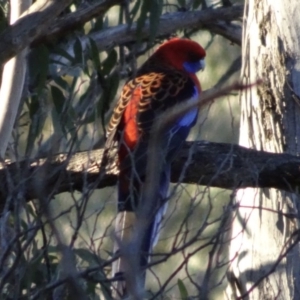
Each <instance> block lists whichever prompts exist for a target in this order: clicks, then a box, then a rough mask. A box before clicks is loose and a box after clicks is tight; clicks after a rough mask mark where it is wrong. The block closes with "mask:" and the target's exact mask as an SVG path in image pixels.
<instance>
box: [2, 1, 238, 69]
mask: <svg viewBox="0 0 300 300" xmlns="http://www.w3.org/2000/svg"><path fill="white" fill-rule="evenodd" d="M122 1H123V0H105V1H103V2H101V3H100V4H99V3H98V4H94V5H92V6H90V7H87V8H83V9H80V10H78V11H76V12H74V13H71V14H69V15H67V16H65V17H59V18H57V19H55V17H56V16H57V15H58V14H59V13H60V12H61V11H62V10H63V9H64V8H65V7H67V5H68V4H69V3H71V2H72V1H70V0H68V1H48V0H40V1H37V2H36V3H35V4H33V5H32V6H31V8H30V9H29V11H27V12H25V13H24V17H22V18H21V19H20V20H19V21H18V22H17V23H16V24H14V25H11V26H9V27H8V28H7V29H6V30H4V31H3V32H2V33H1V35H0V63H4V62H5V61H7V60H8V59H10V58H11V57H13V56H15V55H16V54H17V53H18V52H20V51H21V50H23V49H24V48H25V47H26V46H28V45H30V44H31V45H32V46H36V45H38V44H41V43H45V42H51V41H53V40H55V39H58V38H60V37H61V36H63V35H66V34H67V33H68V32H71V31H72V30H73V29H74V28H76V27H77V26H80V25H82V24H84V23H85V22H87V21H89V20H91V19H92V18H94V17H96V16H99V15H102V14H103V13H105V12H106V11H107V9H109V8H110V7H112V6H113V5H116V4H119V3H122ZM62 3H63V4H62ZM46 4H47V5H46ZM243 9H244V6H243V5H235V6H232V7H222V8H216V9H206V10H201V11H186V12H175V13H167V14H164V15H162V16H161V18H160V26H159V30H158V33H157V36H158V37H161V36H164V35H169V34H171V33H172V32H175V31H177V30H182V29H191V28H197V29H208V30H210V31H211V32H213V33H216V34H220V35H222V36H224V37H225V38H227V39H229V40H230V41H231V42H233V43H236V44H238V45H241V27H239V26H237V25H233V24H225V23H224V22H230V21H233V20H237V19H239V18H241V17H242V16H243ZM222 22H223V23H222ZM50 24H53V25H51V26H49V25H50ZM148 35H149V23H148V22H146V24H145V27H144V29H143V31H142V37H143V38H147V37H148ZM88 37H91V38H93V39H94V40H95V41H96V43H97V45H98V47H99V50H107V49H109V48H112V47H115V46H116V45H122V44H125V43H128V42H134V41H136V23H133V24H132V25H131V26H130V28H129V27H128V26H127V25H120V26H115V27H111V28H108V29H106V30H101V31H99V32H95V33H92V34H90V35H89V36H88ZM83 39H84V38H83ZM85 39H86V40H88V39H87V37H85Z"/></svg>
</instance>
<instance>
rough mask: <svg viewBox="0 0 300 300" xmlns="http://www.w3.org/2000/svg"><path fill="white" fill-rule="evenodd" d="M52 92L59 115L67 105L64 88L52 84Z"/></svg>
mask: <svg viewBox="0 0 300 300" xmlns="http://www.w3.org/2000/svg"><path fill="white" fill-rule="evenodd" d="M51 94H52V100H53V103H54V106H55V109H56V111H57V113H58V115H60V114H61V113H62V111H63V108H64V105H65V96H64V94H63V92H62V90H61V89H60V88H58V87H56V86H54V85H52V86H51Z"/></svg>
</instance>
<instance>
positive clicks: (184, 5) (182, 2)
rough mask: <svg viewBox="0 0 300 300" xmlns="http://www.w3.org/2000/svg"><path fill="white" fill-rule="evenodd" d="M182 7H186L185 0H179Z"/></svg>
mask: <svg viewBox="0 0 300 300" xmlns="http://www.w3.org/2000/svg"><path fill="white" fill-rule="evenodd" d="M177 1H178V3H179V5H180V7H186V4H185V0H177Z"/></svg>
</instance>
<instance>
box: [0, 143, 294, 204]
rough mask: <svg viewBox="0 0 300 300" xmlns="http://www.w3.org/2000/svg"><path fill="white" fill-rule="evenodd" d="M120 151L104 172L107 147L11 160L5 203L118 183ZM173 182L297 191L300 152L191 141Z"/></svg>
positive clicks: (4, 175) (0, 199) (3, 175)
mask: <svg viewBox="0 0 300 300" xmlns="http://www.w3.org/2000/svg"><path fill="white" fill-rule="evenodd" d="M114 152H115V150H114V151H112V152H111V153H110V154H109V157H110V159H109V163H108V165H107V166H106V170H105V171H104V170H102V172H103V173H102V174H101V175H100V165H101V160H102V155H103V150H102V149H99V150H93V151H86V152H79V153H76V154H74V155H73V156H71V157H70V156H69V155H67V154H59V155H57V156H54V157H52V158H49V159H37V160H33V161H22V162H17V163H7V164H4V165H3V166H2V169H0V181H1V184H0V207H3V206H4V205H5V203H6V201H9V200H10V199H16V198H17V199H19V198H20V197H21V198H22V199H24V200H25V201H30V200H31V199H34V198H39V197H41V195H42V196H43V197H45V195H47V197H49V196H50V197H51V196H53V195H55V194H58V193H61V192H67V191H69V192H72V191H74V190H79V191H82V192H84V191H86V190H90V189H93V188H103V187H106V186H113V185H115V184H116V182H117V175H118V168H117V164H116V161H115V159H113V157H115V155H114V154H115V153H114ZM171 180H172V182H179V181H180V182H182V183H191V184H199V185H208V186H213V187H220V188H225V189H236V188H246V187H261V188H277V189H282V190H286V191H297V189H298V187H299V185H300V157H297V156H292V155H289V154H275V153H269V152H263V151H256V150H252V149H247V148H244V147H241V146H238V145H232V144H220V143H212V142H206V141H199V142H186V143H185V145H184V147H183V148H182V150H181V151H180V153H179V155H178V156H177V159H176V160H175V161H174V163H173V165H172V178H171Z"/></svg>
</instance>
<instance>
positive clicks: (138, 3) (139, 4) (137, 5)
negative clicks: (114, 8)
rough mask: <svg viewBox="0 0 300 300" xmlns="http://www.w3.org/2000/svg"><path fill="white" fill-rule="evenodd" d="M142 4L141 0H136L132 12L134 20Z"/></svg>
mask: <svg viewBox="0 0 300 300" xmlns="http://www.w3.org/2000/svg"><path fill="white" fill-rule="evenodd" d="M140 6H141V0H138V1H136V3H135V4H134V6H133V8H132V10H131V12H130V16H131V20H133V19H134V17H135V16H136V14H137V12H138V10H139V8H140Z"/></svg>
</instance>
